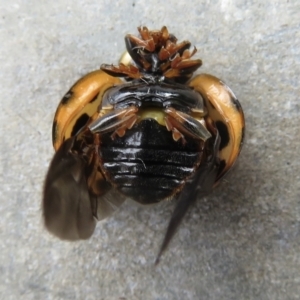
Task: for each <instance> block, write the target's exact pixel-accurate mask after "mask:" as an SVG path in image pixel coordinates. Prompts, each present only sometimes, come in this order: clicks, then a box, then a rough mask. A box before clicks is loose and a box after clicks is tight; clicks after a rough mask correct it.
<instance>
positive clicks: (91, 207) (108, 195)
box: [43, 137, 124, 240]
mask: <svg viewBox="0 0 300 300" xmlns="http://www.w3.org/2000/svg"><path fill="white" fill-rule="evenodd" d="M74 141H75V138H74V137H73V138H70V139H68V140H66V141H65V142H64V143H63V144H62V145H61V147H60V148H59V149H58V151H57V152H56V153H55V155H54V158H53V160H52V162H51V165H50V167H49V171H48V174H47V176H46V180H45V186H44V198H43V215H44V220H45V226H46V228H47V229H48V230H49V231H50V232H51V233H52V234H54V235H56V236H57V237H59V238H61V239H65V240H78V239H88V238H89V237H90V236H91V235H92V234H93V232H94V229H95V226H96V221H97V219H104V218H106V217H107V216H109V215H110V214H111V213H113V212H114V210H115V209H116V208H118V207H119V206H120V205H121V204H122V203H123V202H124V197H122V196H120V195H119V194H117V192H115V191H113V190H111V189H110V186H109V185H108V183H107V182H106V181H105V179H104V178H103V177H101V178H100V179H99V176H98V177H97V176H96V177H95V180H94V179H92V182H91V180H90V178H89V177H88V176H89V175H88V169H89V166H88V165H87V163H86V162H85V160H84V159H83V158H82V156H80V155H78V154H76V153H74V152H73V151H71V150H72V146H73V144H74ZM101 179H102V180H101ZM90 184H92V185H93V187H94V186H95V185H97V186H98V188H97V189H95V188H93V190H92V189H91V188H90Z"/></svg>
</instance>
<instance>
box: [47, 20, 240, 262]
mask: <svg viewBox="0 0 300 300" xmlns="http://www.w3.org/2000/svg"><path fill="white" fill-rule="evenodd" d="M138 31H139V34H140V35H139V37H136V36H134V35H131V34H128V35H127V36H126V37H125V44H126V49H127V54H126V55H125V56H124V57H123V58H122V59H121V62H120V64H119V65H118V66H115V65H108V64H103V65H102V66H101V69H100V70H97V71H94V72H91V73H89V74H87V75H86V76H84V77H82V78H81V79H80V80H79V81H77V82H76V83H75V84H74V85H73V86H72V87H71V89H70V90H69V91H68V92H67V93H66V95H65V96H64V97H63V99H62V100H61V102H60V104H59V105H58V108H57V111H56V114H55V117H54V122H53V135H52V137H53V145H54V148H55V150H56V153H55V155H54V158H53V160H52V162H51V164H50V167H49V171H48V174H47V176H46V180H45V186H44V198H43V215H44V220H45V225H46V227H47V229H48V230H49V231H50V232H51V233H53V234H54V235H56V236H58V237H59V238H61V239H66V240H78V239H87V238H89V237H90V236H91V235H92V233H93V231H94V229H95V226H96V221H97V220H101V219H103V218H106V217H108V216H109V215H110V214H111V213H112V212H113V211H114V210H116V209H117V208H118V207H119V206H120V205H121V204H122V203H123V202H124V200H125V199H126V198H127V197H130V198H132V199H133V200H135V201H137V202H139V203H142V204H150V203H156V202H159V201H162V200H164V199H171V198H177V202H176V206H175V209H174V212H173V215H172V217H171V220H170V222H169V225H168V228H167V231H166V234H165V237H164V240H163V242H162V245H161V248H160V250H159V253H158V256H157V259H156V263H158V261H159V259H160V257H161V255H162V253H163V252H164V251H165V249H166V247H167V245H168V244H169V242H170V240H171V238H172V237H173V235H174V233H175V231H176V229H177V228H178V226H179V224H180V222H181V221H182V219H183V217H184V215H185V213H186V211H187V210H188V208H189V207H190V206H191V204H193V203H194V202H195V201H196V200H197V199H198V198H199V197H203V196H205V195H207V194H208V193H210V192H211V190H212V189H213V187H214V186H216V185H217V184H218V183H219V181H220V180H221V178H223V177H224V175H225V174H226V173H227V172H228V171H229V170H230V168H231V167H232V166H233V164H234V162H235V161H236V159H237V157H238V155H239V152H240V150H241V146H242V143H243V135H244V127H245V122H244V115H243V110H242V108H241V105H240V103H239V101H238V100H237V99H236V97H235V96H234V94H233V93H232V91H231V90H230V89H229V87H228V86H226V85H225V84H224V83H223V82H222V81H221V80H219V79H218V78H216V77H214V76H212V75H208V74H201V75H197V76H195V77H194V78H192V76H193V73H194V72H195V71H196V70H197V69H198V68H199V67H200V66H201V64H202V62H201V60H200V59H193V58H192V57H193V56H194V54H195V53H196V51H197V50H196V48H193V49H192V50H190V48H191V43H190V42H189V41H183V42H177V39H176V37H175V36H174V35H173V34H170V33H169V31H168V29H167V28H166V27H165V26H164V27H162V29H161V30H148V28H147V27H139V28H138ZM128 57H129V59H128ZM121 78H122V79H123V80H122V79H121Z"/></svg>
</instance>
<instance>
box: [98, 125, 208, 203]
mask: <svg viewBox="0 0 300 300" xmlns="http://www.w3.org/2000/svg"><path fill="white" fill-rule="evenodd" d="M202 146H203V143H202V142H199V141H195V140H194V139H191V138H188V137H187V143H186V144H185V145H183V144H182V142H181V141H178V142H175V141H174V140H173V138H172V133H171V132H169V131H167V129H166V127H164V126H161V125H159V124H158V123H157V122H156V121H155V120H153V119H146V120H143V121H141V122H140V123H138V124H136V125H135V126H134V127H133V128H132V129H130V130H128V131H127V132H126V134H125V136H124V137H121V138H120V137H116V139H115V140H112V139H111V137H110V134H104V135H103V136H102V137H101V147H100V150H99V152H100V153H99V154H100V157H101V160H102V163H103V170H104V172H105V175H106V178H107V180H108V181H109V182H110V183H111V184H112V185H113V186H115V187H116V188H117V190H119V191H120V192H121V193H122V194H124V195H126V196H128V197H130V198H132V199H133V200H135V201H137V202H140V203H143V204H150V203H155V202H159V201H161V200H162V199H164V198H166V197H170V196H172V195H173V194H174V193H176V191H179V190H180V189H181V187H182V185H183V184H184V183H185V181H186V178H187V177H188V176H190V175H191V174H192V173H194V171H195V169H196V168H197V167H198V165H199V163H200V160H201V157H202Z"/></svg>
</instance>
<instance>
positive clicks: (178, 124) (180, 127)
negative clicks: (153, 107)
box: [165, 107, 211, 142]
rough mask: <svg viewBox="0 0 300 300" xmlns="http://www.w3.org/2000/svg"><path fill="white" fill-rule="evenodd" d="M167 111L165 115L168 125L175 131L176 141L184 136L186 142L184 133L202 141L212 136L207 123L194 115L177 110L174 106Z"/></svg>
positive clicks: (170, 129) (169, 128) (168, 127)
mask: <svg viewBox="0 0 300 300" xmlns="http://www.w3.org/2000/svg"><path fill="white" fill-rule="evenodd" d="M165 112H166V114H167V116H166V117H165V122H166V127H167V129H168V130H169V131H172V132H173V138H174V140H175V141H177V140H179V139H180V138H182V140H183V142H184V141H185V140H184V134H186V135H188V136H190V137H192V138H195V139H200V140H202V141H206V140H207V139H209V138H210V137H211V134H210V132H209V131H208V130H207V128H206V127H205V125H204V124H202V123H201V122H200V121H198V120H196V119H195V118H193V117H192V116H190V115H188V114H185V113H183V112H181V111H177V110H175V109H174V108H172V107H169V108H167V109H166V110H165Z"/></svg>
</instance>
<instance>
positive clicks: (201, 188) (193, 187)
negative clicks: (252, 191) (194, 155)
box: [155, 133, 221, 265]
mask: <svg viewBox="0 0 300 300" xmlns="http://www.w3.org/2000/svg"><path fill="white" fill-rule="evenodd" d="M220 142H221V139H220V136H219V134H218V133H217V136H216V138H215V141H214V145H213V151H212V154H211V155H210V157H208V158H207V160H206V161H205V162H203V164H201V165H200V167H199V169H198V170H197V171H196V172H195V173H194V175H193V176H191V178H189V179H188V180H187V182H186V184H185V186H184V188H183V190H182V191H181V193H180V195H179V199H178V202H177V204H176V207H175V209H174V211H173V214H172V217H171V220H170V222H169V225H168V228H167V232H166V234H165V237H164V240H163V243H162V245H161V247H160V250H159V252H158V255H157V258H156V260H155V264H156V265H157V264H158V263H159V260H160V257H161V255H162V254H163V252H164V251H165V250H166V248H167V246H168V244H169V243H170V241H171V239H172V237H173V236H174V234H175V232H176V229H177V228H178V227H179V225H180V223H181V221H182V219H183V217H184V216H185V214H186V212H187V211H188V208H189V207H190V206H191V205H192V204H193V203H194V202H195V201H196V200H197V199H199V197H204V196H206V195H207V194H209V193H210V192H211V191H212V189H213V186H214V183H215V180H216V178H217V175H218V170H219V158H218V150H219V146H220Z"/></svg>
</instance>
